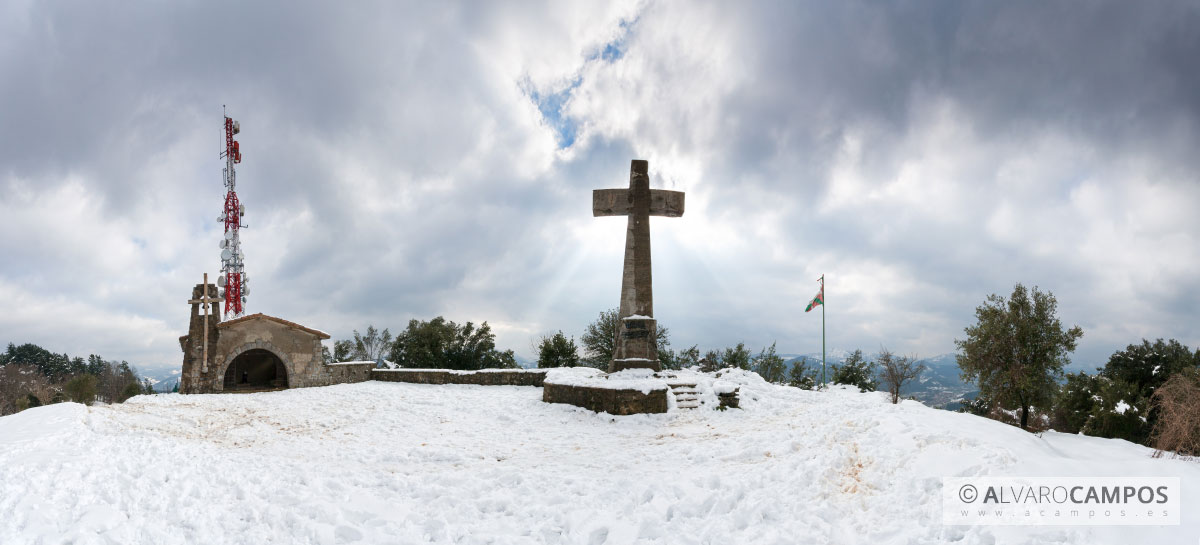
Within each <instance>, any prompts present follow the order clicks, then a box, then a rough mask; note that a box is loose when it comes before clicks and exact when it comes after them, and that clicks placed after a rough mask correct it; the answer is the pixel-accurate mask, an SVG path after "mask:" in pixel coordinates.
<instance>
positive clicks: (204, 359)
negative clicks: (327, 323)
mask: <svg viewBox="0 0 1200 545" xmlns="http://www.w3.org/2000/svg"><path fill="white" fill-rule="evenodd" d="M205 288H207V289H205ZM217 293H218V292H217V286H216V285H213V284H207V285H205V284H196V286H195V287H194V288H193V289H192V299H191V300H190V301H189V303H191V306H192V315H191V321H190V325H189V327H188V334H187V335H184V336H182V337H180V338H179V346H180V348H182V349H183V373H182V377H181V378H180V384H179V392H180V393H184V394H207V393H220V392H246V391H262V390H277V389H283V388H304V387H308V386H326V385H329V384H341V383H346V382H362V381H365V380H369V379H370V374H371V369H372V368H373V367H374V365H375V364H374V363H373V362H353V363H335V364H326V363H325V361H324V358H323V357H322V354H321V341H323V340H325V339H328V338H329V335H328V334H327V333H324V332H322V331H319V330H316V329H312V328H308V327H305V326H302V325H300V324H297V323H294V322H289V321H287V320H284V319H283V318H276V317H274V316H268V315H266V314H261V313H259V314H251V315H248V316H242V317H240V318H236V319H233V320H228V321H224V322H222V321H221V311H220V303H219V302H217V301H218V299H217ZM202 294H204V297H201V295H202ZM202 306H208V307H209V308H208V309H207V314H208V316H207V318H206V317H205V312H204V310H205V309H203V308H202ZM206 322H207V330H208V333H207V338H208V346H207V351H206V350H205V346H204V345H205V342H204V340H205V329H206V325H205V324H206Z"/></svg>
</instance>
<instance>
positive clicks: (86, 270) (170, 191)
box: [0, 0, 1200, 369]
mask: <svg viewBox="0 0 1200 545" xmlns="http://www.w3.org/2000/svg"><path fill="white" fill-rule="evenodd" d="M1197 58H1200V3H1197V2H1194V1H1192V2H1172V1H1164V2H1155V3H1151V4H1141V3H1129V2H1122V1H1097V2H1087V3H1083V2H990V1H979V2H972V1H965V2H959V1H946V2H940V1H929V2H907V1H906V2H874V1H872V2H859V1H845V2H797V1H793V0H785V1H781V2H765V1H764V2H724V1H712V2H707V1H691V0H689V1H672V0H650V1H632V2H629V1H614V2H568V1H560V0H550V1H545V2H540V1H536V0H529V1H522V2H513V3H501V2H478V3H470V2H468V3H456V2H411V3H401V2H370V1H364V2H354V3H349V4H347V3H340V2H328V3H322V2H304V1H301V2H292V1H289V2H219V1H204V2H200V1H180V2H139V1H131V2H120V3H115V4H114V3H95V2H70V1H68V2H34V1H25V0H16V1H10V2H4V3H0V104H2V105H3V106H2V107H0V218H3V225H4V227H3V229H2V230H0V301H2V302H0V343H4V344H7V343H9V342H13V343H17V344H20V343H24V342H33V343H37V344H39V345H42V346H43V347H45V348H47V349H49V350H52V351H54V352H58V353H63V352H66V353H69V354H71V355H73V356H74V355H83V356H86V355H87V354H89V353H96V354H100V355H102V356H104V357H106V358H109V359H123V360H127V361H129V362H130V363H132V364H134V365H137V366H139V367H142V368H156V367H167V366H178V365H180V364H181V362H182V353H181V352H180V349H179V344H178V337H179V336H180V335H183V334H185V333H186V330H187V320H188V312H189V307H188V305H187V303H186V300H187V299H188V297H189V296H190V295H191V288H192V286H194V285H195V284H198V283H199V282H200V279H201V276H202V274H204V273H208V274H209V275H210V277H215V275H216V274H217V273H218V272H219V268H220V255H219V252H220V249H219V248H218V241H219V240H220V239H221V235H222V231H223V226H222V224H220V223H218V222H217V221H216V218H217V216H218V215H219V214H220V213H221V207H222V203H223V200H224V192H225V188H224V186H223V184H222V176H221V169H222V167H223V166H224V161H223V160H221V159H220V158H219V153H220V151H221V149H222V146H223V143H222V138H223V134H222V108H223V107H224V108H225V109H226V111H227V112H228V113H229V115H230V116H231V117H233V118H234V119H237V120H238V121H239V122H240V126H241V134H240V135H238V137H237V139H238V140H239V142H240V147H241V150H242V154H243V162H242V163H241V164H240V165H238V170H237V172H238V186H237V190H238V195H239V197H240V199H241V202H242V203H243V204H245V205H246V217H245V222H246V224H247V225H248V227H247V228H246V229H245V230H244V231H243V232H242V241H243V242H242V245H243V250H244V252H245V255H246V270H247V276H248V277H249V278H250V282H249V285H250V294H249V297H248V304H247V312H248V313H256V312H263V313H266V314H270V315H273V316H279V317H282V318H285V319H288V320H291V321H295V322H299V323H302V324H304V325H306V326H310V327H313V328H317V329H321V330H324V331H327V332H329V333H330V334H331V335H333V338H334V339H340V338H348V337H350V336H351V332H352V331H353V330H356V329H357V330H359V331H363V330H365V328H366V327H367V326H368V325H370V324H373V325H375V326H377V327H379V328H383V327H387V328H390V330H391V331H392V332H393V333H394V332H397V331H399V330H402V329H403V328H404V327H405V326H406V324H407V323H408V321H409V320H411V319H422V320H428V319H431V318H433V317H435V316H444V317H446V318H447V319H449V320H454V321H457V322H460V323H461V322H465V321H473V322H475V323H479V322H482V321H485V320H486V321H487V322H488V323H489V324H490V325H491V326H492V328H493V329H494V331H495V333H496V342H497V345H498V347H499V348H501V349H512V350H514V351H515V352H516V353H517V354H519V355H522V356H525V357H535V356H536V350H535V348H534V343H535V342H536V340H537V339H538V338H539V337H540V336H542V335H546V334H550V333H553V332H555V331H558V330H562V331H563V332H564V333H566V334H567V335H568V336H574V337H578V336H579V335H581V334H582V332H583V331H584V328H585V327H586V326H587V324H588V323H590V322H592V321H593V320H595V318H596V317H597V315H598V314H599V313H600V312H601V311H603V310H606V309H610V308H615V307H616V306H617V304H618V299H619V295H620V277H621V266H622V255H623V251H624V236H625V223H624V220H623V219H622V218H612V217H601V218H593V217H592V215H591V213H590V208H591V190H593V189H601V188H620V187H627V185H628V175H629V164H630V161H631V160H632V159H645V160H648V161H649V165H650V175H651V187H654V188H663V189H671V190H676V191H683V192H685V193H686V212H685V214H684V216H683V217H681V218H654V219H652V220H651V228H650V230H651V237H652V248H653V267H654V268H653V274H654V280H655V282H654V296H655V300H654V303H655V306H654V308H655V312H656V313H657V316H655V317H656V318H657V319H658V321H659V323H660V325H663V326H666V327H667V328H669V330H670V337H671V346H672V347H673V348H677V349H678V348H685V347H688V346H691V345H694V344H695V345H698V346H699V348H700V349H701V350H702V351H703V350H706V349H710V348H722V347H725V346H730V345H733V344H736V343H738V342H745V343H746V345H747V346H748V347H750V348H751V349H752V350H754V351H758V350H759V349H760V348H762V347H764V346H768V345H770V344H771V343H777V349H778V351H779V352H782V353H797V354H798V353H812V352H819V351H820V350H821V334H822V317H821V316H820V312H810V313H807V314H806V313H805V312H804V307H805V305H806V304H807V303H808V301H809V300H810V299H811V298H812V297H813V296H814V295H815V294H816V292H817V289H818V284H817V279H818V278H819V277H820V276H821V275H824V276H825V278H826V292H825V295H826V299H827V307H826V311H825V313H824V314H825V317H824V322H825V327H826V339H827V340H826V342H827V345H828V346H829V347H830V348H831V349H840V350H853V349H855V348H862V349H864V351H867V352H874V351H877V350H878V349H880V348H882V347H886V348H888V349H890V350H892V351H893V352H899V353H903V354H911V355H917V356H918V357H925V356H934V355H939V354H944V353H949V352H953V351H954V350H955V345H954V341H955V339H962V338H964V333H963V329H964V328H965V327H967V326H969V325H971V324H972V323H973V321H974V312H975V308H976V307H978V306H979V305H981V304H982V303H983V302H984V300H985V299H986V298H987V296H988V295H989V294H993V293H995V294H999V295H1003V296H1007V295H1009V294H1010V293H1011V292H1012V290H1013V287H1014V285H1015V284H1016V283H1018V282H1019V283H1022V284H1024V285H1026V286H1029V287H1033V286H1037V287H1038V288H1039V289H1040V290H1042V291H1049V292H1051V293H1053V294H1054V295H1055V296H1056V298H1057V301H1058V316H1059V318H1060V319H1061V320H1062V322H1063V324H1064V326H1068V327H1069V326H1071V325H1079V326H1080V327H1082V328H1083V331H1084V336H1083V338H1082V339H1080V341H1079V346H1078V349H1077V350H1076V351H1075V352H1074V354H1072V361H1073V365H1074V366H1075V367H1082V368H1086V369H1092V368H1094V367H1096V366H1097V365H1102V364H1103V363H1104V362H1105V361H1107V359H1108V356H1109V355H1110V354H1112V353H1113V352H1114V351H1115V350H1119V349H1121V348H1123V347H1125V346H1126V345H1128V344H1130V343H1137V342H1140V340H1141V339H1142V338H1149V339H1155V338H1159V337H1162V338H1175V339H1178V340H1180V341H1181V342H1183V343H1184V344H1187V345H1188V346H1190V347H1192V348H1197V347H1198V346H1200V328H1198V327H1197V324H1200V280H1198V279H1197V278H1198V277H1197V271H1198V270H1200V215H1198V214H1197V213H1196V210H1197V205H1200V153H1197V150H1200V70H1196V64H1195V63H1196V59H1197Z"/></svg>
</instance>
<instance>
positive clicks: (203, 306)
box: [188, 273, 221, 373]
mask: <svg viewBox="0 0 1200 545" xmlns="http://www.w3.org/2000/svg"><path fill="white" fill-rule="evenodd" d="M200 285H201V286H202V288H201V290H202V291H201V295H200V297H199V298H197V299H189V300H188V303H189V304H192V305H196V304H199V305H200V311H201V312H202V313H203V314H204V356H203V357H204V359H203V360H201V361H202V362H203V363H202V364H201V365H200V372H201V373H207V372H208V305H210V304H214V303H220V302H221V299H219V298H217V297H210V296H209V295H208V273H204V283H203V284H200Z"/></svg>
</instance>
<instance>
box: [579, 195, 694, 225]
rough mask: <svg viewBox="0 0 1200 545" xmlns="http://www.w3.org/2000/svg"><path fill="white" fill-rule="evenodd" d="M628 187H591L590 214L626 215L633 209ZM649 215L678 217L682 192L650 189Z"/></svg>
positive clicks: (599, 215) (680, 211) (680, 210)
mask: <svg viewBox="0 0 1200 545" xmlns="http://www.w3.org/2000/svg"><path fill="white" fill-rule="evenodd" d="M632 201H633V200H632V199H631V198H630V197H629V190H628V189H593V190H592V216H593V217H597V218H598V217H601V216H628V215H629V214H630V212H632V211H633V202H632ZM650 215H651V216H666V217H668V218H678V217H680V216H682V215H683V192H682V191H668V190H666V189H651V190H650Z"/></svg>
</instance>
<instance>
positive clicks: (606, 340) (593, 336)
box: [579, 308, 673, 369]
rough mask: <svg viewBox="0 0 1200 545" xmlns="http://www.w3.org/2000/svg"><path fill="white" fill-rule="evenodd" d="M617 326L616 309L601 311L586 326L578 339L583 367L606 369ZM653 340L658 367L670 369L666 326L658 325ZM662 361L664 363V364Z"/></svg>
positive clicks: (671, 363) (610, 359) (614, 348)
mask: <svg viewBox="0 0 1200 545" xmlns="http://www.w3.org/2000/svg"><path fill="white" fill-rule="evenodd" d="M617 325H618V324H617V309H615V308H610V309H608V310H605V311H602V312H601V313H600V316H599V317H597V318H596V321H594V322H592V323H590V324H588V326H587V328H586V329H585V330H584V332H583V336H582V337H579V342H581V343H583V351H584V357H583V359H582V363H583V364H584V365H586V366H588V367H595V368H597V369H608V365H609V363H611V362H612V359H613V352H614V351H615V350H616V346H615V343H616V341H617V329H618V328H617ZM654 340H655V342H656V343H657V347H658V351H659V356H658V363H659V365H660V366H662V367H663V368H664V369H666V368H670V366H672V365H673V362H671V361H670V358H671V356H672V353H671V352H670V350H669V347H670V345H671V342H670V335H669V332H668V330H667V328H666V326H664V325H662V324H661V323H660V324H658V326H657V327H656V331H655V337H654ZM664 360H666V361H665V362H664ZM664 363H665V364H666V365H664Z"/></svg>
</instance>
